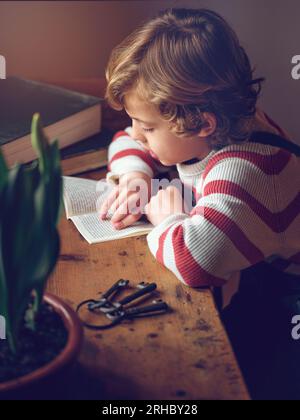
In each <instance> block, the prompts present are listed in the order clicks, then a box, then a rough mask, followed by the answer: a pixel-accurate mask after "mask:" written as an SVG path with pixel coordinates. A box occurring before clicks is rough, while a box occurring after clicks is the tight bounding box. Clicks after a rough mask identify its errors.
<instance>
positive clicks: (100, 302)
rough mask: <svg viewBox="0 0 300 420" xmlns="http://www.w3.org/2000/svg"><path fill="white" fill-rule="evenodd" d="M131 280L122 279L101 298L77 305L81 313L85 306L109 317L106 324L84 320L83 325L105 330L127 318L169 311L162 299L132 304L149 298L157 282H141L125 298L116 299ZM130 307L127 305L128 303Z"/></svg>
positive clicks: (94, 312)
mask: <svg viewBox="0 0 300 420" xmlns="http://www.w3.org/2000/svg"><path fill="white" fill-rule="evenodd" d="M128 284H129V280H124V279H120V280H118V281H117V282H116V283H115V284H114V285H113V286H111V287H110V288H109V290H107V291H106V292H104V293H103V294H102V295H101V297H100V299H97V300H96V299H88V300H85V301H83V302H81V303H80V304H79V305H78V307H77V313H79V312H80V311H81V310H82V309H83V308H84V307H85V309H86V310H87V311H88V312H90V313H91V312H92V313H93V314H100V315H105V316H106V318H107V319H108V323H106V324H100V325H99V324H90V323H88V322H85V321H83V320H82V322H83V325H84V326H85V327H87V328H90V329H93V330H101V329H102V330H103V329H107V328H111V327H114V326H115V325H117V324H119V323H121V322H122V321H124V320H126V319H133V318H141V317H146V316H152V315H159V314H162V313H165V312H168V311H169V306H168V304H167V303H166V302H163V301H162V300H160V299H158V300H153V301H152V303H151V304H150V305H147V306H132V303H134V302H135V301H137V302H136V303H137V304H138V303H140V301H141V298H144V299H145V298H148V297H150V296H151V294H152V292H153V291H154V290H156V287H157V285H156V283H145V282H141V283H139V284H138V285H137V287H136V291H135V292H134V293H132V294H130V295H128V296H126V297H124V298H123V299H121V300H119V301H116V300H115V297H116V296H117V295H118V294H119V292H121V291H122V290H124V289H126V287H127V286H128ZM129 304H131V305H130V307H127V305H129Z"/></svg>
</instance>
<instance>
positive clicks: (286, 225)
mask: <svg viewBox="0 0 300 420" xmlns="http://www.w3.org/2000/svg"><path fill="white" fill-rule="evenodd" d="M256 131H260V133H258V134H260V135H261V134H262V132H264V133H265V132H269V133H273V134H277V135H280V136H281V138H282V137H285V138H287V135H286V134H285V133H284V132H283V131H282V130H281V129H280V128H279V127H278V126H276V124H275V123H274V122H273V121H272V120H270V119H269V117H268V116H267V115H266V114H265V113H263V112H262V111H260V110H258V111H257V114H256V118H255V122H254V124H253V135H254V134H255V133H256ZM130 132H131V127H128V128H127V129H125V131H120V132H118V133H116V135H115V136H114V138H113V141H112V143H111V144H110V146H109V151H108V155H109V156H108V158H109V166H108V169H109V172H108V174H107V179H108V180H110V179H112V180H114V179H115V178H118V177H119V176H120V175H122V174H124V173H127V172H129V171H142V172H144V173H147V174H148V175H150V176H151V177H155V176H156V175H157V174H158V173H163V172H167V171H168V170H170V167H166V166H163V165H162V164H161V163H160V162H159V161H156V160H155V159H153V158H152V157H151V156H150V155H149V153H148V151H147V150H145V149H144V148H143V147H142V146H141V145H139V144H138V143H137V142H135V141H134V140H133V139H132V138H131V137H130ZM252 140H253V142H252V141H250V142H247V143H244V144H234V145H229V146H226V147H224V148H223V149H222V150H219V151H217V150H212V151H211V152H210V154H209V155H208V156H206V157H205V158H204V159H203V160H201V161H198V162H196V163H192V164H188V163H181V164H177V165H176V167H177V170H178V174H179V177H180V180H181V182H182V183H183V184H184V185H188V186H190V188H191V190H192V194H193V196H194V206H193V208H192V209H191V212H190V214H185V213H182V214H174V215H171V216H168V217H167V218H166V219H165V220H164V221H163V222H162V223H160V224H159V225H157V226H155V227H154V229H153V230H152V231H151V232H150V233H149V234H148V236H147V242H148V246H149V249H150V251H151V253H152V254H153V255H154V257H155V258H156V259H157V260H158V261H159V262H160V263H161V264H163V265H164V266H165V267H167V268H168V269H170V270H171V271H172V272H173V273H174V274H175V275H176V276H177V278H178V279H179V280H180V281H182V282H183V283H184V284H186V285H189V286H191V287H200V286H211V285H213V286H222V285H224V284H225V283H226V282H227V281H228V280H229V279H230V278H231V276H233V275H234V274H236V273H237V272H240V271H241V270H243V269H245V268H247V267H249V266H252V265H254V264H256V263H258V262H260V261H266V262H268V263H270V264H272V266H274V267H276V268H278V269H279V270H282V271H285V272H288V273H291V274H294V275H299V276H300V192H299V191H300V157H299V156H297V155H296V154H294V153H292V152H290V151H289V150H286V149H285V148H283V147H280V146H277V145H270V144H262V143H261V142H258V143H257V142H255V138H253V136H252Z"/></svg>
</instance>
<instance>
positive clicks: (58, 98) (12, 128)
mask: <svg viewBox="0 0 300 420" xmlns="http://www.w3.org/2000/svg"><path fill="white" fill-rule="evenodd" d="M102 102H103V99H101V98H98V97H94V96H91V95H85V94H82V93H78V92H74V91H71V90H68V89H64V88H61V87H57V86H53V85H50V84H47V83H42V82H36V81H32V80H26V79H22V78H19V77H8V78H7V79H5V80H1V81H0V147H1V150H2V152H3V154H4V157H5V159H6V161H7V163H8V165H9V166H12V165H14V164H15V163H17V162H20V163H28V162H31V161H32V160H34V159H35V158H36V155H35V152H34V150H33V149H32V147H31V139H30V129H31V120H32V116H33V114H34V113H35V112H39V113H40V115H41V118H42V122H43V126H44V127H45V132H46V134H47V136H48V138H49V139H50V140H52V141H53V140H55V139H58V140H59V147H60V149H61V158H62V168H63V173H64V175H73V174H76V173H80V172H85V171H88V170H92V169H97V168H100V167H103V166H106V165H107V147H108V144H109V143H110V141H111V138H112V135H113V133H112V132H111V131H109V130H108V129H105V130H101V128H102V127H101V114H102Z"/></svg>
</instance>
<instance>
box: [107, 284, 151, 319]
mask: <svg viewBox="0 0 300 420" xmlns="http://www.w3.org/2000/svg"><path fill="white" fill-rule="evenodd" d="M156 287H157V285H156V283H145V282H141V283H139V284H138V285H137V288H138V289H139V290H137V291H136V292H134V293H132V294H131V295H129V296H126V297H125V298H123V299H121V300H120V301H118V302H112V304H111V305H110V306H102V307H101V308H100V310H101V312H103V313H105V314H109V313H110V314H112V313H114V312H116V311H117V310H122V308H123V306H125V305H127V304H128V303H131V302H133V301H134V300H136V299H139V298H140V297H142V296H145V295H147V294H149V293H151V292H153V291H154V290H155V289H156Z"/></svg>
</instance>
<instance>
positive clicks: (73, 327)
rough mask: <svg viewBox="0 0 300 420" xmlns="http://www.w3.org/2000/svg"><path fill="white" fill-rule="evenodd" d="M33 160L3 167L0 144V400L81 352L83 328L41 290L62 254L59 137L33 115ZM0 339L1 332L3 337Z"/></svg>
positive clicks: (24, 390)
mask: <svg viewBox="0 0 300 420" xmlns="http://www.w3.org/2000/svg"><path fill="white" fill-rule="evenodd" d="M31 139H32V141H31V142H32V146H33V148H34V149H35V151H36V153H37V155H38V159H37V160H36V161H34V162H33V163H32V164H30V165H24V164H17V165H15V166H14V167H13V168H11V169H8V167H7V165H6V163H5V159H4V157H3V155H2V154H1V150H0V315H1V319H2V320H5V323H4V324H3V322H2V326H3V325H5V333H6V339H5V340H3V339H2V340H0V398H6V397H7V396H10V395H13V396H14V395H15V396H16V395H18V396H19V395H21V396H26V394H27V397H28V395H29V396H31V397H33V398H34V397H35V395H34V394H32V392H33V391H32V389H34V388H35V389H38V388H39V389H40V384H41V383H42V382H45V380H46V379H47V380H49V379H50V378H51V379H53V378H55V376H57V375H58V373H59V372H60V371H61V370H62V368H63V367H65V366H67V365H69V364H70V363H71V362H73V361H74V360H75V358H76V357H77V355H78V352H79V349H80V344H81V339H82V327H81V324H80V321H79V319H78V317H77V315H76V314H75V313H74V311H73V310H72V309H70V308H68V307H67V306H66V304H65V303H64V302H62V301H61V300H60V299H58V298H57V297H54V296H52V295H49V294H47V293H45V287H46V282H47V279H48V277H49V275H50V274H51V272H52V271H53V269H54V267H55V265H56V262H57V260H58V257H59V250H60V240H59V234H58V230H57V224H58V221H59V218H60V214H61V209H62V177H61V167H60V155H59V149H58V143H57V141H55V142H53V143H51V144H50V143H49V142H48V140H47V138H46V136H45V134H44V131H43V128H42V124H41V121H40V116H39V114H35V115H34V116H33V119H32V126H31ZM2 338H3V337H2Z"/></svg>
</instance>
